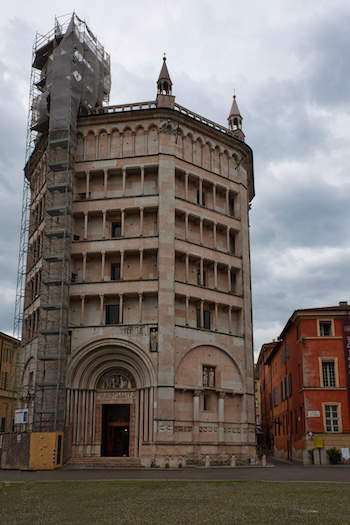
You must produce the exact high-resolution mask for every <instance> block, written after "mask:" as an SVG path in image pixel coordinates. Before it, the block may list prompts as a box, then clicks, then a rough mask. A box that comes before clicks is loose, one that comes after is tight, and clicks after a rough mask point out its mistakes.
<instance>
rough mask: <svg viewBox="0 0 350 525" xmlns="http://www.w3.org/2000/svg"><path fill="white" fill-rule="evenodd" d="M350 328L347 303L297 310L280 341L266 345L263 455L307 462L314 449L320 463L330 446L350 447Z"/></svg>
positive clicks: (260, 368)
mask: <svg viewBox="0 0 350 525" xmlns="http://www.w3.org/2000/svg"><path fill="white" fill-rule="evenodd" d="M349 326H350V306H349V305H348V304H347V303H346V302H341V303H339V305H338V306H332V307H324V308H312V309H311V308H310V309H304V310H295V311H294V313H293V314H292V316H291V317H290V319H289V320H288V322H287V324H286V326H285V327H284V329H283V331H282V333H281V335H280V337H279V339H278V341H273V342H271V343H266V344H264V345H263V346H262V348H261V351H260V355H259V359H258V363H257V373H258V376H259V383H260V399H261V402H260V403H261V430H262V438H261V448H262V450H263V451H264V452H270V453H272V454H274V455H275V456H276V457H281V458H285V459H289V460H296V461H303V462H304V463H308V462H309V461H310V458H311V455H310V453H309V451H310V450H312V449H314V448H319V449H320V453H319V454H318V456H317V457H318V458H320V459H319V460H320V461H322V462H323V461H325V460H326V453H325V451H326V450H327V449H329V448H332V447H337V448H339V449H342V448H343V449H344V448H345V449H346V448H349V449H350V403H349V383H348V381H349V379H348V374H349V366H350V360H349V355H350V348H349V345H347V340H346V337H345V336H346V333H347V331H346V330H347V327H349ZM344 334H345V335H344ZM349 339H350V337H349ZM349 377H350V376H349Z"/></svg>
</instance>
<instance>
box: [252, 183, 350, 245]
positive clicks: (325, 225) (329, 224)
mask: <svg viewBox="0 0 350 525" xmlns="http://www.w3.org/2000/svg"><path fill="white" fill-rule="evenodd" d="M286 176H287V173H286ZM305 178H306V179H307V173H305ZM349 193H350V183H348V184H345V185H344V187H341V188H337V187H334V186H330V185H329V184H327V183H325V182H323V181H322V179H319V180H318V181H317V182H316V181H315V180H314V179H312V180H310V181H308V180H305V181H304V183H298V184H296V183H294V182H293V181H292V180H291V181H290V182H289V183H284V184H281V186H280V187H278V182H275V183H274V187H273V191H271V192H270V194H266V193H265V195H264V203H261V204H260V203H259V205H258V206H257V209H256V210H255V209H254V210H253V212H252V219H251V223H252V231H253V233H252V238H253V249H254V248H255V249H257V250H258V249H259V247H260V246H263V247H266V246H271V247H272V246H276V245H278V246H279V247H280V248H281V249H284V248H285V247H286V246H306V247H307V246H310V247H315V248H316V247H319V248H322V247H325V246H339V245H341V244H343V243H344V242H346V240H347V239H348V225H349V223H350V208H349V206H348V195H349ZM257 198H259V197H257Z"/></svg>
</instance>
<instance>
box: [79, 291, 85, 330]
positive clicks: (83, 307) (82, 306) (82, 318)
mask: <svg viewBox="0 0 350 525" xmlns="http://www.w3.org/2000/svg"><path fill="white" fill-rule="evenodd" d="M84 314H85V295H81V296H80V324H81V325H83V324H84Z"/></svg>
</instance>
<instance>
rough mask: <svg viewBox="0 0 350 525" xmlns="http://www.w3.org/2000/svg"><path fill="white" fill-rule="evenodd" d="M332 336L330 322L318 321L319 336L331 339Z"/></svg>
mask: <svg viewBox="0 0 350 525" xmlns="http://www.w3.org/2000/svg"><path fill="white" fill-rule="evenodd" d="M332 335H333V334H332V321H320V336H321V337H331V336H332Z"/></svg>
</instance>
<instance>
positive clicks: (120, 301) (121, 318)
mask: <svg viewBox="0 0 350 525" xmlns="http://www.w3.org/2000/svg"><path fill="white" fill-rule="evenodd" d="M119 324H123V294H122V293H121V294H119Z"/></svg>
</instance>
